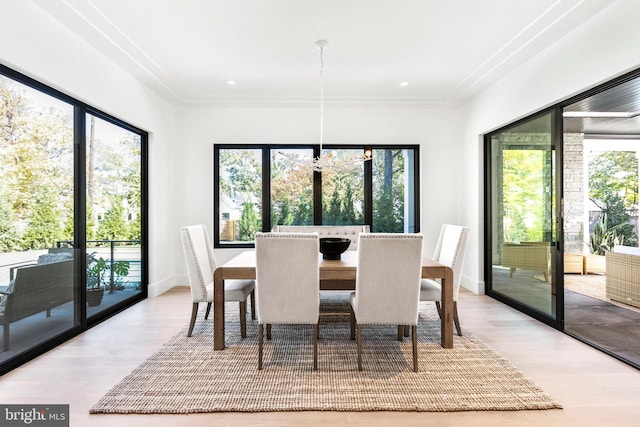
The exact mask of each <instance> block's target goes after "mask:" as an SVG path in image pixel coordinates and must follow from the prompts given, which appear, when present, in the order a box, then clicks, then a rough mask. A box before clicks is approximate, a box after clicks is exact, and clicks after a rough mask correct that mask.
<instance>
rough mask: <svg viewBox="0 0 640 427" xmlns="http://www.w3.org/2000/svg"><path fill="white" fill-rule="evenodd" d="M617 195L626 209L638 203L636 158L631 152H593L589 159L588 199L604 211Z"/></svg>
mask: <svg viewBox="0 0 640 427" xmlns="http://www.w3.org/2000/svg"><path fill="white" fill-rule="evenodd" d="M612 194H617V195H618V196H619V197H620V198H621V199H622V201H623V205H624V206H625V207H626V209H630V208H631V207H633V206H635V205H637V203H638V158H637V156H636V153H635V152H632V151H603V152H593V153H591V155H590V157H589V198H590V199H591V200H592V201H593V202H594V203H596V205H598V206H599V207H600V208H602V209H603V210H604V208H605V206H606V204H607V199H608V198H609V197H611V195H612Z"/></svg>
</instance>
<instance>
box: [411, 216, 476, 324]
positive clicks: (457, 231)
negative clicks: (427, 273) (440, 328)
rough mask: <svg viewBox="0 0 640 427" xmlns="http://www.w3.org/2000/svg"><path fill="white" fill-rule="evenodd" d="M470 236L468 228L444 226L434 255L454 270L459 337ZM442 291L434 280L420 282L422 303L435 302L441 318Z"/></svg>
mask: <svg viewBox="0 0 640 427" xmlns="http://www.w3.org/2000/svg"><path fill="white" fill-rule="evenodd" d="M468 234H469V228H467V227H463V226H460V225H451V224H444V225H443V226H442V228H441V229H440V237H439V238H438V243H437V244H436V249H435V252H434V253H433V259H434V260H435V261H438V262H439V263H440V264H444V265H446V266H449V267H450V268H451V269H452V270H453V321H454V323H455V325H456V330H457V331H458V335H459V336H462V330H461V329H460V319H459V318H458V294H459V293H460V280H461V278H462V266H463V264H464V256H465V252H466V249H467V236H468ZM441 289H442V288H441V287H440V282H439V281H436V280H432V279H422V280H421V281H420V301H435V303H436V307H437V309H438V314H439V315H440V317H442V312H441V307H440V301H441V297H442V293H441Z"/></svg>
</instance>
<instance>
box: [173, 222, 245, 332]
mask: <svg viewBox="0 0 640 427" xmlns="http://www.w3.org/2000/svg"><path fill="white" fill-rule="evenodd" d="M180 234H181V237H182V247H183V249H184V258H185V261H186V263H187V273H188V274H189V285H190V287H191V297H192V299H193V305H192V308H191V323H190V324H189V331H188V332H187V336H188V337H190V336H191V334H192V332H193V327H194V325H195V323H196V317H197V315H198V308H199V305H200V303H204V302H206V303H207V310H206V312H205V315H204V318H205V320H206V319H207V318H208V317H209V312H210V311H211V303H212V302H213V273H214V272H215V270H216V268H217V264H216V260H215V257H214V256H213V246H212V245H211V240H210V239H209V234H208V233H207V228H206V227H205V226H204V225H203V224H198V225H191V226H188V227H182V228H181V229H180ZM254 287H255V282H254V281H253V280H225V282H224V299H225V301H231V302H236V301H237V302H238V303H239V305H240V336H241V337H242V338H245V337H246V336H247V326H246V317H247V297H249V296H250V297H251V318H252V319H255V318H256V316H255V295H254Z"/></svg>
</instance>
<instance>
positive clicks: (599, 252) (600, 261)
mask: <svg viewBox="0 0 640 427" xmlns="http://www.w3.org/2000/svg"><path fill="white" fill-rule="evenodd" d="M619 228H620V225H616V226H614V227H609V223H608V220H607V214H606V213H604V214H603V215H602V216H601V217H600V218H599V219H598V222H596V223H595V225H594V226H593V230H592V231H591V234H590V235H589V251H590V252H591V253H590V254H587V255H586V256H585V259H584V263H585V267H584V270H585V273H604V272H605V270H606V264H605V256H604V254H605V253H606V252H609V251H612V250H613V248H614V246H617V245H622V244H623V243H624V236H623V235H619V234H618V232H617V231H618V229H619Z"/></svg>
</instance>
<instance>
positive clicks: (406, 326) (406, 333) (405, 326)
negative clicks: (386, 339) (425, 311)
mask: <svg viewBox="0 0 640 427" xmlns="http://www.w3.org/2000/svg"><path fill="white" fill-rule="evenodd" d="M404 336H405V337H408V336H409V325H404Z"/></svg>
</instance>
